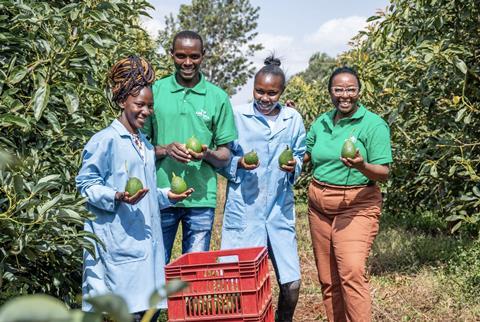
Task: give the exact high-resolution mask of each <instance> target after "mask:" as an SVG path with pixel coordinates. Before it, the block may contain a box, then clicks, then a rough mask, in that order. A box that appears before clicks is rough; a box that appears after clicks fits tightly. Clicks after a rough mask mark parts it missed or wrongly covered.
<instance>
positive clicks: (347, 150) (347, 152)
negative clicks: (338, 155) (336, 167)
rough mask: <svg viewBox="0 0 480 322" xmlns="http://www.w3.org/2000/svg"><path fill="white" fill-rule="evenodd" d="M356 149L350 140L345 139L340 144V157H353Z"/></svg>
mask: <svg viewBox="0 0 480 322" xmlns="http://www.w3.org/2000/svg"><path fill="white" fill-rule="evenodd" d="M355 153H356V149H355V145H354V144H353V142H352V140H350V139H347V140H345V143H343V146H342V158H349V159H353V158H354V157H355Z"/></svg>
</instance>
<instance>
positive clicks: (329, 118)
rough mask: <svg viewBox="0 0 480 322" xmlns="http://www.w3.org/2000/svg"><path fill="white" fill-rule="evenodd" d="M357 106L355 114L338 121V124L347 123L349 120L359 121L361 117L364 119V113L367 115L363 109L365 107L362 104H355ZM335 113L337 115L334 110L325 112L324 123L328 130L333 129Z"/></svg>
mask: <svg viewBox="0 0 480 322" xmlns="http://www.w3.org/2000/svg"><path fill="white" fill-rule="evenodd" d="M357 104H358V109H357V110H356V111H355V113H353V115H352V116H349V117H345V118H343V119H340V120H339V121H338V122H339V123H340V122H349V121H351V120H358V119H361V118H362V117H364V116H365V113H367V109H366V108H365V106H364V105H363V104H362V103H357ZM336 113H337V109H336V108H334V109H333V110H331V111H329V112H327V115H326V116H327V117H326V118H325V121H326V123H327V124H328V127H329V128H330V129H333V127H334V123H333V119H334V117H335V114H336Z"/></svg>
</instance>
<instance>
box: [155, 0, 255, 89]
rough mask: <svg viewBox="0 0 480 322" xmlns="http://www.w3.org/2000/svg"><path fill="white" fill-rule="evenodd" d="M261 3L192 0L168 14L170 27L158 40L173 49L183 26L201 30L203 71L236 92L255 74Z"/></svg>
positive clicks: (166, 47)
mask: <svg viewBox="0 0 480 322" xmlns="http://www.w3.org/2000/svg"><path fill="white" fill-rule="evenodd" d="M258 10H259V8H258V7H253V6H252V5H251V4H250V1H249V0H192V4H190V5H185V4H184V5H181V6H180V11H179V13H178V15H177V16H176V17H175V18H174V17H173V15H170V16H168V17H166V21H165V24H166V27H165V29H164V30H161V31H160V33H159V38H158V41H159V43H160V45H161V46H162V47H163V48H164V50H165V52H170V49H171V44H172V40H173V36H174V35H175V34H176V33H177V32H179V31H181V30H193V31H196V32H198V33H199V34H200V35H201V36H202V38H203V41H204V47H205V50H206V56H205V60H204V62H203V65H202V72H203V73H204V74H205V76H206V78H207V79H208V80H209V81H211V82H213V83H214V84H216V85H218V86H220V87H221V88H223V89H224V90H225V91H226V92H227V93H228V94H229V95H233V94H235V93H236V91H237V89H238V87H239V86H242V85H244V84H245V83H246V82H247V80H248V79H249V78H250V77H251V76H253V74H254V71H255V69H254V67H253V66H252V65H253V63H252V62H251V61H249V57H252V56H253V54H254V53H255V51H257V50H260V49H262V48H263V47H262V45H261V44H253V43H252V41H253V39H254V38H255V36H256V35H257V32H254V30H255V28H256V27H257V22H256V21H257V19H258Z"/></svg>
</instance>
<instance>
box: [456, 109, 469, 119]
mask: <svg viewBox="0 0 480 322" xmlns="http://www.w3.org/2000/svg"><path fill="white" fill-rule="evenodd" d="M466 111H467V108H466V107H464V108H462V109H460V110H459V111H458V112H457V116H456V117H455V122H459V121H460V120H461V119H462V118H463V115H464V114H465V112H466Z"/></svg>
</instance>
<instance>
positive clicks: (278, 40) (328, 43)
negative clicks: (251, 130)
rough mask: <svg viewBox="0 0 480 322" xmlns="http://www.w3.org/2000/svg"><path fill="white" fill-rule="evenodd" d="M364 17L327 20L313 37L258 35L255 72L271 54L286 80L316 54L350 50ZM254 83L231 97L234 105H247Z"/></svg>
mask: <svg viewBox="0 0 480 322" xmlns="http://www.w3.org/2000/svg"><path fill="white" fill-rule="evenodd" d="M366 20H367V18H366V17H360V16H351V17H346V18H337V19H331V20H328V21H326V22H325V23H323V24H321V25H320V27H319V28H318V29H317V30H316V31H315V32H314V33H312V34H310V35H305V36H304V37H303V38H300V39H296V38H294V37H292V36H289V35H274V34H267V33H263V34H259V35H258V36H257V38H256V39H255V41H256V42H257V43H261V44H263V46H264V49H263V50H262V51H260V52H257V53H256V54H255V57H254V58H253V62H254V63H255V67H256V68H257V70H258V69H259V68H260V67H262V66H263V60H264V59H265V57H267V56H268V55H269V54H270V53H271V52H274V53H275V55H276V56H278V57H279V58H280V59H281V60H282V68H283V70H284V71H285V74H286V75H287V77H290V76H292V75H293V74H296V73H298V72H300V71H302V70H305V68H307V67H308V60H309V58H310V57H311V56H312V55H313V54H314V53H316V52H324V53H327V54H328V55H330V56H332V57H335V56H337V55H338V54H340V53H342V52H343V51H345V50H348V49H349V46H348V43H349V41H350V40H351V39H352V37H353V36H355V35H356V34H357V33H358V32H359V31H360V30H362V29H364V28H365V27H366V25H367V22H366ZM252 87H253V80H252V79H250V80H249V81H248V83H247V84H246V85H244V86H243V87H242V89H241V90H239V91H238V93H237V94H236V95H234V96H233V97H232V103H233V104H242V103H246V102H248V101H249V100H251V99H252Z"/></svg>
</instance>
